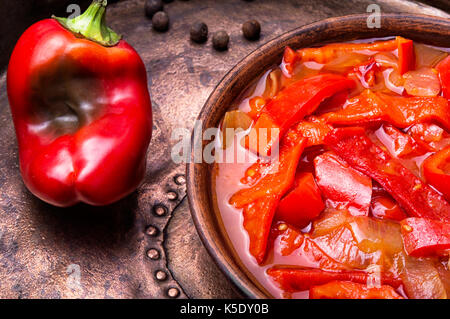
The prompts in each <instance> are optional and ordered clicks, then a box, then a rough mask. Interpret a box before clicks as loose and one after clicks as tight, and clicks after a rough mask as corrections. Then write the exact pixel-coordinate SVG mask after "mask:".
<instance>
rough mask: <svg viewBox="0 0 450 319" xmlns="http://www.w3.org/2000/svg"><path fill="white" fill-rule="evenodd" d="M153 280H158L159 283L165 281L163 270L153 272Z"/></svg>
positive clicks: (165, 276) (165, 275)
mask: <svg viewBox="0 0 450 319" xmlns="http://www.w3.org/2000/svg"><path fill="white" fill-rule="evenodd" d="M155 278H156V279H158V280H159V281H163V280H166V279H167V274H166V272H165V271H163V270H158V271H156V272H155Z"/></svg>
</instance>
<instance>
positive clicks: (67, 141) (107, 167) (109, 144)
mask: <svg viewBox="0 0 450 319" xmlns="http://www.w3.org/2000/svg"><path fill="white" fill-rule="evenodd" d="M105 3H106V1H94V2H93V3H92V4H91V6H90V7H89V8H88V10H87V11H86V12H85V13H84V14H83V15H81V16H79V17H77V18H75V19H70V20H68V19H62V18H55V19H47V20H42V21H40V22H38V23H36V24H34V25H33V26H31V27H30V28H29V29H28V30H27V31H25V33H24V34H23V35H22V37H21V38H20V39H19V41H18V43H17V45H16V47H15V49H14V51H13V53H12V56H11V60H10V63H9V67H8V79H7V85H8V97H9V102H10V107H11V112H12V115H13V119H14V125H15V129H16V134H17V139H18V144H19V157H20V169H21V172H22V177H23V180H24V182H25V185H26V186H27V187H28V189H29V190H30V191H31V192H32V193H33V194H35V195H36V196H38V197H39V198H41V199H42V200H44V201H46V202H48V203H51V204H53V205H56V206H70V205H73V204H75V203H77V202H80V201H81V202H85V203H88V204H92V205H106V204H109V203H112V202H115V201H117V200H119V199H121V198H122V197H124V196H126V195H127V194H129V193H131V192H132V191H134V190H135V189H136V187H137V186H138V185H139V184H140V182H141V181H142V179H143V177H144V173H145V164H146V159H145V157H146V152H147V148H148V144H149V142H150V138H151V132H152V113H151V104H150V97H149V93H148V89H147V75H146V70H145V66H144V64H143V62H142V60H141V59H140V57H139V55H138V54H137V53H136V51H135V50H134V49H133V48H132V47H131V46H130V45H129V44H127V43H126V42H125V41H123V40H120V37H119V36H118V35H117V34H116V33H114V31H112V30H111V29H109V28H107V27H106V25H105V20H104V14H105V10H106V9H105V6H106V4H105Z"/></svg>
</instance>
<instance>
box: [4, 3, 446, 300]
mask: <svg viewBox="0 0 450 319" xmlns="http://www.w3.org/2000/svg"><path fill="white" fill-rule="evenodd" d="M2 1H6V0H0V2H2ZM72 2H76V1H63V0H61V1H58V0H41V1H38V0H35V1H31V3H32V5H30V1H29V0H24V1H14V3H16V7H15V10H13V13H10V14H12V15H16V16H17V19H21V20H18V21H15V22H14V19H10V18H9V21H12V22H11V23H12V24H14V23H16V24H17V28H15V29H14V30H21V29H23V28H24V24H25V25H28V24H29V23H31V22H32V21H35V20H37V18H38V16H40V15H42V16H49V15H50V14H51V13H53V11H52V8H54V6H57V7H58V8H63V7H64V6H66V5H67V4H69V3H72ZM83 2H84V3H86V2H89V1H83ZM374 2H375V3H378V4H379V5H380V7H381V10H382V12H417V13H428V14H435V15H440V16H445V15H446V14H445V13H444V12H443V11H440V10H437V9H433V8H431V7H427V6H424V5H420V4H418V3H416V2H410V1H403V0H392V1H387V0H380V1H373V0H351V1H341V0H331V1H330V0H328V1H301V0H291V1H289V0H279V1H270V0H266V1H264V0H255V1H253V2H246V1H242V0H227V1H213V0H210V1H206V0H203V1H202V0H191V1H174V2H172V3H170V4H168V5H166V9H165V10H166V12H168V14H169V17H170V19H171V27H170V30H169V31H168V32H166V33H157V32H155V31H153V30H152V28H151V23H150V21H149V20H148V19H147V18H146V17H145V16H144V9H143V5H144V1H143V0H126V1H121V2H118V3H113V4H111V5H110V9H109V13H108V19H109V21H110V25H111V26H112V27H113V28H114V29H115V30H116V31H118V32H120V33H121V34H123V35H124V37H125V38H126V40H127V41H128V42H129V43H130V44H131V45H133V46H134V47H135V48H136V50H137V51H138V52H139V53H140V54H141V56H142V58H143V60H144V62H145V64H146V66H147V70H148V75H149V90H150V93H151V96H152V102H153V111H154V135H153V140H152V143H151V145H150V151H149V154H148V168H147V173H146V178H145V181H144V183H143V185H142V186H141V187H140V188H139V189H138V190H137V191H136V192H135V193H133V194H132V195H130V196H129V197H127V198H126V199H124V200H122V201H120V202H118V203H116V204H114V205H110V206H108V207H103V208H95V207H89V206H87V205H77V206H75V207H72V208H70V209H59V208H55V207H52V206H50V205H47V204H45V203H43V202H41V201H40V200H38V199H36V198H35V197H33V196H32V195H31V194H30V193H29V192H28V191H27V190H26V188H25V187H24V185H23V183H22V180H21V177H20V173H19V169H18V159H17V145H16V139H15V136H14V130H13V125H12V121H11V115H10V112H9V108H8V102H7V97H6V74H5V72H3V73H2V74H1V76H0V145H1V146H0V147H1V152H0V297H6V298H42V297H43V298H183V297H196V298H230V297H237V296H238V294H237V293H236V292H235V291H234V290H233V288H232V287H231V285H230V284H229V283H228V282H227V280H226V279H225V278H224V276H223V275H222V273H221V272H220V271H219V270H218V269H217V267H216V266H215V265H214V264H213V262H212V260H211V258H210V257H209V255H208V254H207V252H206V251H205V249H204V248H203V246H202V244H201V242H200V240H199V238H198V236H197V234H196V231H195V228H194V226H193V223H192V220H191V217H190V214H189V210H188V206H187V204H186V200H185V193H186V190H185V179H184V171H185V166H184V165H183V164H175V163H173V162H172V160H171V154H170V150H171V147H172V146H173V145H174V144H176V143H178V142H179V137H178V136H176V137H175V138H172V136H171V135H172V132H173V131H174V130H175V129H176V128H184V129H185V132H186V133H187V134H188V136H187V137H188V138H189V135H190V134H189V131H190V129H191V128H192V126H193V122H194V120H195V118H196V117H197V114H198V112H199V111H200V109H201V107H202V105H203V103H204V102H205V101H206V99H207V97H208V95H209V93H210V92H211V91H212V89H213V88H214V86H215V85H216V84H217V82H218V81H219V80H220V79H221V78H222V76H223V75H224V74H225V73H226V72H227V70H229V69H230V68H231V67H232V66H233V65H234V64H235V63H236V62H238V61H239V60H240V59H242V58H243V57H245V56H246V55H247V54H248V53H249V52H251V51H252V50H253V49H255V48H257V47H258V46H259V45H261V44H262V43H264V42H265V41H267V40H269V39H272V38H274V37H276V36H277V35H279V34H281V33H283V32H285V31H288V30H290V29H293V28H294V27H297V26H300V25H304V24H307V23H310V22H313V21H317V20H320V19H323V18H327V17H331V16H339V15H344V14H351V13H364V12H366V9H367V6H368V5H369V4H372V3H374ZM11 3H12V1H11V2H10V1H8V4H7V5H8V6H11ZM38 9H39V10H38ZM24 10H25V12H26V13H24ZM37 12H39V13H37ZM4 14H5V13H4V12H3V13H0V17H1V16H2V15H4ZM2 18H3V17H2ZM251 18H256V19H258V20H259V21H260V22H261V25H262V36H261V39H260V40H259V41H256V42H249V41H247V40H245V39H243V37H242V35H241V32H240V28H241V23H243V22H245V21H246V20H248V19H251ZM5 19H6V18H5ZM17 19H16V20H17ZM197 20H203V21H205V22H206V23H207V24H208V27H209V30H210V32H214V31H217V30H220V29H225V30H227V31H228V32H229V33H230V35H231V42H230V48H229V50H228V51H227V52H216V51H214V50H213V49H212V47H211V41H210V40H209V41H208V43H207V44H204V45H198V44H193V43H191V42H190V41H189V36H188V30H189V26H190V24H192V23H193V22H195V21H197ZM3 21H4V20H3ZM0 26H1V27H2V28H6V27H11V28H12V27H13V26H14V25H11V24H10V25H9V26H8V25H7V24H5V22H2V23H0ZM2 31H3V30H2ZM1 41H13V39H3V38H2V40H1ZM10 48H11V44H10V43H2V44H1V45H0V54H1V55H3V56H2V59H0V61H1V62H0V63H3V61H6V60H7V58H5V56H4V55H5V54H6V55H8V54H9V50H10ZM0 67H3V65H0Z"/></svg>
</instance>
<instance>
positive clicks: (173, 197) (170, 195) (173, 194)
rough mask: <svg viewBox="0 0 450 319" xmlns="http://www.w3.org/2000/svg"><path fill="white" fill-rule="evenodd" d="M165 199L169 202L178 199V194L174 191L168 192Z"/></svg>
mask: <svg viewBox="0 0 450 319" xmlns="http://www.w3.org/2000/svg"><path fill="white" fill-rule="evenodd" d="M167 198H168V199H169V200H176V199H177V198H178V194H177V193H176V192H175V191H168V192H167Z"/></svg>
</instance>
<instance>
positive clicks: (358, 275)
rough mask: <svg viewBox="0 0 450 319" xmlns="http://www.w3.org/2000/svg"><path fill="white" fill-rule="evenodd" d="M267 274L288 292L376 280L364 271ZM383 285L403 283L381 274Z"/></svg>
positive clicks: (287, 270) (277, 270)
mask: <svg viewBox="0 0 450 319" xmlns="http://www.w3.org/2000/svg"><path fill="white" fill-rule="evenodd" d="M267 274H268V275H269V276H270V277H272V279H273V280H274V281H275V282H276V283H277V284H278V286H279V287H280V288H281V289H283V290H284V291H286V292H296V291H304V290H309V289H310V288H312V287H314V286H318V285H323V284H326V283H329V282H331V281H335V280H339V281H340V280H342V281H351V282H355V283H359V284H367V283H370V281H371V279H372V278H373V279H374V280H375V279H376V278H375V277H372V275H371V274H370V273H368V272H364V271H345V270H341V271H325V270H321V269H301V268H288V267H272V268H270V269H268V270H267ZM380 281H381V283H382V284H388V285H392V286H394V287H399V286H400V285H401V281H400V280H399V279H397V278H393V277H392V276H391V275H389V274H388V275H385V274H381V278H380Z"/></svg>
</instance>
